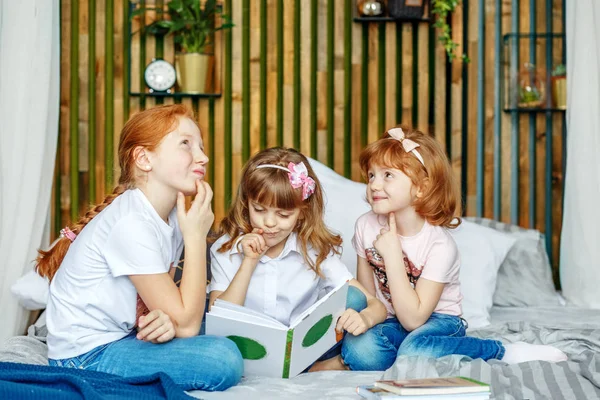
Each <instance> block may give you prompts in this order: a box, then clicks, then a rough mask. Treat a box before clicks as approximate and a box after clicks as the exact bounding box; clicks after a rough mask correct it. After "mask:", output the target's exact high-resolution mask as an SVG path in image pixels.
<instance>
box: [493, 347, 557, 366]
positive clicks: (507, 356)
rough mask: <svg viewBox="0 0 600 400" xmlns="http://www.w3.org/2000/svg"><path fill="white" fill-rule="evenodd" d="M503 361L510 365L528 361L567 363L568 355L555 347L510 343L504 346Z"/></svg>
mask: <svg viewBox="0 0 600 400" xmlns="http://www.w3.org/2000/svg"><path fill="white" fill-rule="evenodd" d="M504 350H505V352H504V357H502V361H504V362H506V363H508V364H518V363H522V362H527V361H534V360H540V361H550V362H559V361H567V355H566V354H565V353H563V352H562V351H560V350H559V349H557V348H556V347H553V346H548V345H541V344H530V343H525V342H516V343H508V344H505V345H504Z"/></svg>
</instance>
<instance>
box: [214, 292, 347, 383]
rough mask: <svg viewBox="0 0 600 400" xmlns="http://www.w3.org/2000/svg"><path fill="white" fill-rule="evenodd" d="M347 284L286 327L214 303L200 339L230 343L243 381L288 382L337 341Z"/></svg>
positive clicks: (248, 311) (247, 311) (224, 303)
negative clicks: (219, 338)
mask: <svg viewBox="0 0 600 400" xmlns="http://www.w3.org/2000/svg"><path fill="white" fill-rule="evenodd" d="M347 293H348V282H345V283H343V284H342V285H340V286H338V287H337V288H335V289H333V290H332V291H331V292H329V293H327V294H326V295H325V296H324V297H323V298H321V299H320V300H319V301H317V302H316V303H315V304H313V305H312V306H311V307H309V308H308V309H307V310H306V311H305V312H303V313H302V314H301V315H299V316H298V317H297V318H296V319H294V321H292V322H291V323H290V325H289V326H286V325H284V324H282V323H281V322H279V321H277V320H276V319H274V318H271V317H269V316H267V315H265V314H262V313H259V312H257V311H254V310H251V309H249V308H246V307H243V306H240V305H237V304H233V303H229V302H227V301H224V300H219V299H217V301H215V304H213V306H212V308H211V310H210V311H209V312H208V313H207V314H206V334H207V335H216V336H225V337H228V338H229V339H231V340H233V342H235V344H236V345H237V346H238V348H239V349H240V352H241V353H242V356H243V357H244V375H246V376H252V375H260V376H272V377H278V378H291V377H294V376H296V375H298V374H299V373H301V372H302V371H304V370H305V369H306V368H307V367H308V366H309V365H311V364H312V363H313V362H315V361H316V360H317V359H318V358H319V357H321V356H322V355H323V354H325V352H327V351H328V350H329V349H330V348H331V347H333V345H335V344H336V343H337V342H338V341H340V340H341V338H342V336H341V335H340V334H336V331H335V326H336V323H337V320H338V318H339V317H340V316H341V315H342V314H343V313H344V311H345V310H346V295H347Z"/></svg>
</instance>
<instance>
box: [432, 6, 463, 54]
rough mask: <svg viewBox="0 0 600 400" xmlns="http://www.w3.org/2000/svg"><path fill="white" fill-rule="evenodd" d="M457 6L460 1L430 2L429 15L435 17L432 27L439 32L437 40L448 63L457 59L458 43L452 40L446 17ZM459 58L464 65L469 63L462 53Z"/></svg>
mask: <svg viewBox="0 0 600 400" xmlns="http://www.w3.org/2000/svg"><path fill="white" fill-rule="evenodd" d="M459 4H460V0H431V14H432V15H433V16H434V17H435V23H434V24H433V26H434V27H436V28H439V30H440V34H439V37H438V40H439V41H440V43H441V44H442V46H444V50H446V54H447V55H448V59H449V60H450V62H452V61H454V59H455V58H456V57H457V54H456V49H457V47H458V43H456V42H455V41H454V40H452V30H451V29H450V25H448V22H447V17H448V14H449V13H452V12H454V10H456V7H457V6H458V5H459ZM460 58H461V59H462V60H463V62H466V63H468V62H470V61H471V60H470V59H469V57H467V55H466V54H464V53H463V54H462V55H461V56H460Z"/></svg>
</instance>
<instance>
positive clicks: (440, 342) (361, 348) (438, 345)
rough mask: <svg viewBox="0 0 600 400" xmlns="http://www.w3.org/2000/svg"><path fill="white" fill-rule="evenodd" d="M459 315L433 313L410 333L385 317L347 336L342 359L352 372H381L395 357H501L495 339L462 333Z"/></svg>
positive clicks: (498, 343) (501, 352)
mask: <svg viewBox="0 0 600 400" xmlns="http://www.w3.org/2000/svg"><path fill="white" fill-rule="evenodd" d="M465 333H466V328H465V325H464V323H463V320H462V319H461V318H460V317H456V316H453V315H446V314H438V313H433V314H431V317H429V319H428V320H427V322H425V323H424V324H423V325H421V326H420V327H419V328H417V329H415V330H414V331H412V332H409V331H407V330H405V329H404V328H403V327H402V325H401V324H400V322H399V321H398V319H397V318H388V319H387V320H385V321H384V322H382V323H380V324H378V325H375V326H374V327H373V328H371V329H369V330H368V331H367V332H365V333H363V334H362V335H359V336H353V335H347V336H345V337H344V340H343V343H342V353H341V354H342V359H343V360H344V363H345V364H346V365H347V366H348V367H349V368H350V369H351V370H354V371H384V370H386V369H388V368H389V367H391V366H392V364H394V361H396V357H398V356H424V357H431V358H439V357H443V356H447V355H450V354H460V355H464V356H468V357H471V358H473V359H476V358H482V359H484V360H485V361H487V360H489V359H493V358H495V359H501V358H502V357H503V356H504V346H503V345H502V343H501V342H499V341H497V340H490V339H479V338H474V337H468V336H465Z"/></svg>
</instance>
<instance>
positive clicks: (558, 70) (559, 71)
mask: <svg viewBox="0 0 600 400" xmlns="http://www.w3.org/2000/svg"><path fill="white" fill-rule="evenodd" d="M566 75H567V67H566V65H565V64H558V65H555V66H554V69H552V76H566Z"/></svg>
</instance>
